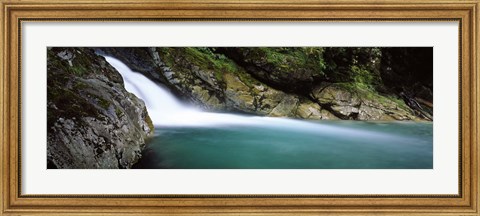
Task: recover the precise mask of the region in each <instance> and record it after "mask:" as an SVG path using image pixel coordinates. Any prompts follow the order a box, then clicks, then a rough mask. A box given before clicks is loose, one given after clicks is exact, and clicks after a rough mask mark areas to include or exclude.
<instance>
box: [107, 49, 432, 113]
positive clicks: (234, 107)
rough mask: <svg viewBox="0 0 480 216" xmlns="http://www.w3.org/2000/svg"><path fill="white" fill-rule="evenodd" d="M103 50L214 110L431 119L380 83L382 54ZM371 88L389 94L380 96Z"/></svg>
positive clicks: (369, 51) (370, 51)
mask: <svg viewBox="0 0 480 216" xmlns="http://www.w3.org/2000/svg"><path fill="white" fill-rule="evenodd" d="M100 49H101V50H102V51H104V52H107V53H109V54H110V55H112V56H113V57H116V58H118V59H120V60H122V61H123V62H125V63H126V64H127V65H129V66H130V67H131V68H133V69H134V70H135V68H138V70H137V71H138V72H141V73H143V74H144V75H146V76H148V77H150V78H151V79H152V80H155V81H156V82H158V83H161V84H163V85H166V86H167V87H168V88H169V89H170V90H171V91H172V93H174V94H176V95H177V96H179V97H180V98H182V99H184V100H185V101H188V102H190V103H192V104H194V105H196V106H198V107H200V108H202V109H204V110H206V111H214V112H224V111H232V112H241V113H250V114H255V115H264V116H282V117H293V118H303V119H351V120H431V119H429V118H424V117H422V116H428V115H417V114H416V111H415V110H412V108H410V107H409V105H406V103H405V102H404V100H405V99H402V97H400V96H399V95H398V92H395V91H389V90H388V86H382V84H381V83H380V84H379V83H376V82H381V76H380V73H381V71H379V70H380V69H379V68H381V67H380V65H379V64H380V60H381V59H380V58H381V52H380V51H381V50H380V49H378V48H368V49H362V48H356V49H352V50H349V49H346V48H340V49H334V48H325V49H323V48H262V49H259V48H221V47H220V48H192V47H180V48H168V47H156V48H155V47H150V48H100ZM142 58H147V59H143V60H141V59H142ZM132 59H133V60H132ZM391 61H393V60H391ZM391 61H389V64H390V62H391ZM139 65H141V66H139ZM382 76H383V75H382ZM371 83H376V84H375V85H378V86H379V87H381V89H386V90H385V91H384V93H380V92H379V91H377V89H375V88H373V87H372V86H371V85H373V84H371ZM357 84H359V85H357ZM385 92H386V93H385ZM429 94H430V95H431V91H429V89H428V88H427V89H425V88H423V92H422V98H427V99H426V102H425V103H420V105H422V106H423V105H424V104H426V105H429V103H428V100H429V99H428V98H429ZM418 95H420V94H418ZM423 95H426V96H423ZM412 97H413V96H412ZM430 98H431V97H430ZM407 99H409V98H407ZM414 99H416V98H414ZM418 101H420V102H422V100H418ZM430 105H431V104H430ZM430 107H431V106H430Z"/></svg>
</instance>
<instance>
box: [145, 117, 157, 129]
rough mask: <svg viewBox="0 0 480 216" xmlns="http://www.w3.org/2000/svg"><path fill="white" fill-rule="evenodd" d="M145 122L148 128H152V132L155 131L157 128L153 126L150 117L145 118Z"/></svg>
mask: <svg viewBox="0 0 480 216" xmlns="http://www.w3.org/2000/svg"><path fill="white" fill-rule="evenodd" d="M145 122H147V125H148V128H150V131H154V130H155V127H154V126H153V122H152V119H151V118H150V116H149V115H147V116H146V117H145Z"/></svg>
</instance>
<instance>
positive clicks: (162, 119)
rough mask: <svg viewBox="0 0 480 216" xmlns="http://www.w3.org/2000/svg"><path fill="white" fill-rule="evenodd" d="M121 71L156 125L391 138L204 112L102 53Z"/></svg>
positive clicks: (290, 121)
mask: <svg viewBox="0 0 480 216" xmlns="http://www.w3.org/2000/svg"><path fill="white" fill-rule="evenodd" d="M104 57H105V59H106V60H107V62H108V63H110V65H112V66H113V67H114V68H115V69H117V71H118V72H119V73H120V74H121V75H122V77H123V80H124V82H125V89H126V90H127V91H129V92H131V93H133V94H135V95H136V96H137V97H139V98H140V99H142V100H143V101H144V102H145V105H146V107H147V110H148V114H149V115H150V118H151V119H152V122H153V124H154V125H155V126H160V127H162V126H163V127H179V126H184V127H185V126H187V127H203V126H216V125H217V126H218V125H249V126H257V127H270V128H271V127H275V128H278V129H286V130H289V131H292V130H293V131H299V132H303V133H316V134H318V133H323V134H326V135H329V136H343V137H345V136H349V137H355V138H359V137H364V138H369V139H371V138H377V139H391V138H393V137H392V135H391V134H386V133H381V132H372V131H368V130H362V129H358V128H349V127H343V126H332V125H327V124H319V123H318V122H317V123H311V122H308V121H303V120H295V119H288V118H278V117H260V116H245V115H238V114H225V113H211V112H204V111H201V110H198V109H195V108H193V107H189V106H187V105H185V104H182V102H180V101H179V100H178V99H177V98H175V96H174V95H173V94H172V93H171V92H170V91H168V90H167V89H165V87H163V86H160V85H158V84H157V83H155V82H153V81H151V80H150V79H148V78H147V77H145V76H144V75H142V74H140V73H138V72H135V71H132V70H131V69H130V68H129V67H128V66H127V65H125V64H124V63H123V62H121V61H119V60H117V59H115V58H113V57H109V56H104Z"/></svg>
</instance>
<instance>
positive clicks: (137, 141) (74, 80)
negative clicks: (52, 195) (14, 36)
mask: <svg viewBox="0 0 480 216" xmlns="http://www.w3.org/2000/svg"><path fill="white" fill-rule="evenodd" d="M47 53H48V65H47V74H48V75H47V76H48V78H47V82H48V90H47V115H48V119H47V124H48V136H47V137H48V138H47V139H48V140H47V161H48V165H47V166H48V168H112V169H117V168H131V167H132V165H133V164H135V163H136V162H137V161H138V160H139V158H140V157H141V151H142V150H143V148H144V146H145V140H146V139H147V138H148V137H149V136H150V135H152V134H153V130H154V128H153V125H152V123H151V121H150V119H149V116H148V113H147V110H146V108H145V105H144V103H143V101H141V100H140V99H138V98H137V97H136V96H135V95H133V94H131V93H129V92H127V91H126V90H125V88H124V85H123V80H122V77H121V76H120V74H119V73H118V72H117V71H116V70H115V69H114V68H113V67H111V66H110V65H109V64H108V63H107V62H106V61H105V59H104V58H103V57H101V56H98V55H96V54H95V53H94V51H93V50H92V49H89V48H48V51H47Z"/></svg>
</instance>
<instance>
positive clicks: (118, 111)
mask: <svg viewBox="0 0 480 216" xmlns="http://www.w3.org/2000/svg"><path fill="white" fill-rule="evenodd" d="M115 114H116V115H117V117H120V116H121V115H122V114H123V112H122V110H121V109H120V108H118V107H116V108H115Z"/></svg>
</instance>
